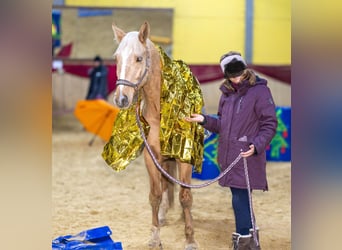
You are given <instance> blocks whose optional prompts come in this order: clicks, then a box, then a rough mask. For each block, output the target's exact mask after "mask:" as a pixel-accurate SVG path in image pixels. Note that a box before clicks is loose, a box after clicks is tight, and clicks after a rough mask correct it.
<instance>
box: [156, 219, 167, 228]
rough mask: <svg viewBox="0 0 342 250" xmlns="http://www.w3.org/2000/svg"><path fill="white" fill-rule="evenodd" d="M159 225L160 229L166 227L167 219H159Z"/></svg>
mask: <svg viewBox="0 0 342 250" xmlns="http://www.w3.org/2000/svg"><path fill="white" fill-rule="evenodd" d="M158 223H159V226H160V227H162V226H165V223H166V220H165V219H159V221H158Z"/></svg>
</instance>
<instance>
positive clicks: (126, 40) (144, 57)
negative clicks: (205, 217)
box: [112, 22, 198, 250]
mask: <svg viewBox="0 0 342 250" xmlns="http://www.w3.org/2000/svg"><path fill="white" fill-rule="evenodd" d="M112 29H113V31H114V37H115V40H116V42H117V43H118V48H117V50H116V52H115V53H114V59H115V61H116V64H117V77H118V81H117V83H116V85H117V87H116V91H115V93H114V97H113V102H114V104H115V105H117V106H118V107H119V108H120V109H128V108H129V107H130V106H131V105H132V104H133V103H134V102H136V99H137V97H136V95H137V91H140V92H141V93H142V95H141V96H142V99H143V103H144V105H143V109H142V116H143V118H144V120H145V121H146V122H147V123H148V125H149V126H150V129H149V133H148V136H147V143H148V145H150V148H151V149H152V151H153V153H154V155H155V157H156V158H157V160H158V162H160V163H161V165H162V167H163V168H164V169H165V170H167V171H170V169H171V168H175V167H176V165H177V166H178V173H179V179H180V180H181V181H182V182H184V183H191V176H192V165H191V164H190V163H185V162H182V161H181V160H179V159H171V160H170V159H166V158H165V157H164V156H162V154H161V146H160V134H159V133H160V126H161V125H160V122H161V118H160V117H161V104H160V98H161V88H162V87H161V81H162V76H161V75H162V74H161V57H160V53H159V52H158V50H157V49H156V46H155V45H154V44H153V43H152V42H151V40H150V39H149V34H150V26H149V24H148V23H147V22H145V23H143V24H142V25H141V27H140V30H139V32H138V31H132V32H128V33H126V32H124V31H123V30H122V29H120V28H118V27H117V26H116V25H115V24H113V25H112ZM126 126H127V125H126ZM143 153H144V160H145V164H146V167H147V171H148V174H149V181H150V193H149V201H150V204H151V207H152V237H151V239H150V241H149V247H150V248H162V245H161V240H160V226H161V225H162V224H163V222H164V221H165V214H166V210H167V209H168V207H169V204H168V202H169V200H168V199H169V198H168V192H167V188H168V182H169V181H168V180H167V179H166V178H165V177H164V176H163V175H162V174H161V172H160V171H159V170H158V169H157V167H156V166H155V164H154V162H153V160H152V158H151V155H150V154H149V153H148V152H147V150H146V147H145V148H144V151H143ZM179 201H180V204H181V206H182V209H183V217H184V221H185V238H186V240H185V249H187V250H194V249H197V248H198V246H197V243H196V242H195V239H194V229H193V223H192V215H191V206H192V194H191V189H190V188H187V187H183V186H181V187H180V191H179Z"/></svg>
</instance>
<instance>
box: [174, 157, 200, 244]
mask: <svg viewBox="0 0 342 250" xmlns="http://www.w3.org/2000/svg"><path fill="white" fill-rule="evenodd" d="M178 166H179V168H178V170H179V179H180V181H181V182H184V183H187V184H190V183H191V176H192V165H191V164H188V163H181V162H178ZM179 201H180V204H181V205H182V208H183V215H184V222H185V238H186V242H185V249H186V250H195V249H197V243H196V242H195V238H194V229H193V226H192V215H191V206H192V194H191V189H190V188H186V187H182V186H181V188H180V191H179Z"/></svg>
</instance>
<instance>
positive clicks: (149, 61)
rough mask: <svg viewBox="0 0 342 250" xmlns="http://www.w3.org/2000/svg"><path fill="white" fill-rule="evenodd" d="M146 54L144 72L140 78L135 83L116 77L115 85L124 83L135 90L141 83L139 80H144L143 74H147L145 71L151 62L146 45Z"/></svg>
mask: <svg viewBox="0 0 342 250" xmlns="http://www.w3.org/2000/svg"><path fill="white" fill-rule="evenodd" d="M146 54H147V57H146V66H145V70H144V73H143V74H142V76H141V78H140V79H139V80H138V82H137V83H133V82H130V81H128V80H126V79H118V80H117V81H116V85H117V86H118V85H125V86H128V87H131V88H133V89H134V91H137V90H138V89H139V86H140V84H141V82H142V81H143V80H144V78H145V76H146V75H147V72H148V70H149V68H150V63H151V58H150V53H149V50H148V47H147V45H146Z"/></svg>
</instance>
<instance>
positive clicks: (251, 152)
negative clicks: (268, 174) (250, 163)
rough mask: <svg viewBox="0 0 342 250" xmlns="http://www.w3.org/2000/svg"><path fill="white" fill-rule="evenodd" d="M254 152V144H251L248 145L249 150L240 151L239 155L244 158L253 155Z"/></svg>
mask: <svg viewBox="0 0 342 250" xmlns="http://www.w3.org/2000/svg"><path fill="white" fill-rule="evenodd" d="M254 153H255V146H254V145H253V144H251V145H249V150H247V151H246V152H241V153H240V155H241V156H242V157H244V158H246V157H249V156H251V155H254Z"/></svg>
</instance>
